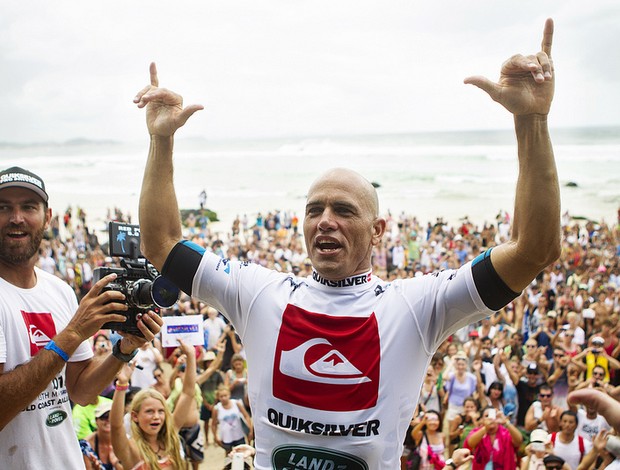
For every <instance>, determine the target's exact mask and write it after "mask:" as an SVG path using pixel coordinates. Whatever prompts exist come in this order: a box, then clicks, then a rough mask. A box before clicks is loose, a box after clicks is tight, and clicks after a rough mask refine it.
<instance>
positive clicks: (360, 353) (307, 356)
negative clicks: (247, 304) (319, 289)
mask: <svg viewBox="0 0 620 470" xmlns="http://www.w3.org/2000/svg"><path fill="white" fill-rule="evenodd" d="M380 355H381V352H380V345H379V329H378V325H377V319H376V317H375V314H374V313H371V314H370V315H369V316H368V317H340V316H339V317H336V316H331V315H326V314H320V313H314V312H308V311H306V310H304V309H301V308H299V307H297V306H294V305H288V306H287V307H286V310H285V311H284V314H283V316H282V326H281V328H280V333H279V335H278V341H277V343H276V354H275V359H274V374H273V394H274V396H275V397H276V398H279V399H281V400H284V401H287V402H289V403H293V404H295V405H299V406H304V407H308V408H314V409H318V410H325V411H355V410H362V409H368V408H371V407H373V406H375V405H376V403H377V396H378V390H379V371H380V367H379V365H380Z"/></svg>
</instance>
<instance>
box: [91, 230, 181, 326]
mask: <svg viewBox="0 0 620 470" xmlns="http://www.w3.org/2000/svg"><path fill="white" fill-rule="evenodd" d="M108 234H109V236H110V243H109V252H110V256H117V257H119V258H121V261H120V262H121V267H120V268H116V267H101V268H96V269H95V270H94V272H93V281H94V282H97V281H99V280H100V279H101V278H103V277H105V276H107V275H108V274H112V273H116V279H115V280H114V281H113V282H111V283H109V284H108V285H107V286H105V287H104V288H103V291H102V292H106V291H109V290H113V291H118V292H121V293H122V294H123V295H125V303H126V304H127V306H128V307H129V308H128V310H126V311H124V312H115V313H120V314H122V315H125V316H126V317H127V321H125V322H124V323H122V322H107V323H105V324H104V325H103V326H102V328H104V329H110V330H115V331H123V332H126V333H130V334H132V335H137V336H144V335H143V334H142V332H141V331H140V330H139V329H138V318H139V316H140V315H142V314H144V313H146V312H148V311H149V310H153V311H155V312H157V313H159V308H168V307H172V306H173V305H174V304H175V302H176V301H177V300H179V294H180V290H179V288H178V287H176V286H175V285H174V284H172V283H171V282H170V281H169V280H168V279H166V278H165V277H163V276H161V275H160V274H159V272H158V271H157V269H155V267H154V266H153V265H152V264H150V263H149V262H148V261H147V260H146V259H145V258H144V257H143V256H142V254H141V253H140V227H139V226H138V225H129V224H122V223H119V222H110V223H109V225H108Z"/></svg>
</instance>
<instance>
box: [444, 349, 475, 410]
mask: <svg viewBox="0 0 620 470" xmlns="http://www.w3.org/2000/svg"><path fill="white" fill-rule="evenodd" d="M452 361H453V362H454V374H453V375H452V376H451V377H450V378H449V379H447V380H446V381H445V383H444V387H445V389H446V392H447V393H446V398H445V400H444V401H446V402H447V403H448V411H447V414H446V419H447V420H448V422H450V421H451V420H452V419H453V418H454V417H455V416H456V415H458V414H460V413H462V412H463V402H464V401H465V398H467V397H469V396H471V395H473V394H474V392H476V390H477V388H478V381H477V380H476V376H475V375H474V374H472V373H471V372H469V371H468V370H467V369H468V367H467V356H466V355H465V353H464V352H462V351H459V352H458V353H456V354H455V355H454V357H453V358H452Z"/></svg>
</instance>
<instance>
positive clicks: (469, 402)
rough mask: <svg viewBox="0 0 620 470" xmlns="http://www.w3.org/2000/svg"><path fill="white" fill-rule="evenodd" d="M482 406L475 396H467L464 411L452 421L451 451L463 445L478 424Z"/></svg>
mask: <svg viewBox="0 0 620 470" xmlns="http://www.w3.org/2000/svg"><path fill="white" fill-rule="evenodd" d="M479 419H480V406H479V405H478V400H476V399H475V398H474V397H467V398H465V401H464V402H463V413H460V414H458V415H456V416H455V417H454V419H452V421H450V435H449V437H450V447H449V449H450V453H452V452H453V451H454V449H458V448H461V447H463V444H464V442H465V439H466V438H467V436H468V435H469V433H470V432H471V430H472V429H474V428H475V427H477V426H478V421H479Z"/></svg>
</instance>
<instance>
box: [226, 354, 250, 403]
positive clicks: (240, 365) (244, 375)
mask: <svg viewBox="0 0 620 470" xmlns="http://www.w3.org/2000/svg"><path fill="white" fill-rule="evenodd" d="M224 383H225V384H226V386H227V387H228V389H229V390H230V398H232V399H233V400H243V403H244V404H245V405H247V404H248V402H247V386H248V370H247V369H246V367H245V359H244V358H243V356H242V355H241V354H233V356H232V357H231V359H230V369H228V370H227V371H226V376H225V377H224Z"/></svg>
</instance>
